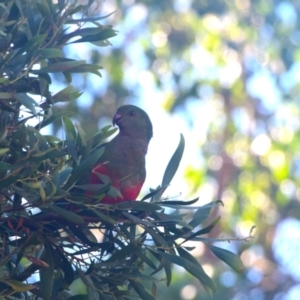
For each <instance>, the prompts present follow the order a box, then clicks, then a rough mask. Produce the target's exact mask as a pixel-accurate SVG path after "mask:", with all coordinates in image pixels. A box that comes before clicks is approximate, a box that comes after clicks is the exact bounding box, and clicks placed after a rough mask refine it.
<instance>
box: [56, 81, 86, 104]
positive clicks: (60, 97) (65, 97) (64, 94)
mask: <svg viewBox="0 0 300 300" xmlns="http://www.w3.org/2000/svg"><path fill="white" fill-rule="evenodd" d="M81 95H82V92H79V91H77V90H75V89H74V87H73V86H71V85H69V86H67V87H66V88H64V89H62V90H61V91H59V92H58V93H56V94H55V95H53V102H54V103H58V102H70V101H72V100H75V99H77V98H79V97H80V96H81Z"/></svg>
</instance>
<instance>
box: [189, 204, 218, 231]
mask: <svg viewBox="0 0 300 300" xmlns="http://www.w3.org/2000/svg"><path fill="white" fill-rule="evenodd" d="M215 205H216V202H211V203H207V204H205V205H203V206H202V207H200V208H198V209H197V211H196V212H195V214H194V215H193V219H192V220H191V221H190V222H189V225H191V226H192V227H193V228H195V227H197V226H198V225H200V224H202V223H203V222H204V221H205V220H206V219H207V218H208V217H209V214H210V212H211V209H212V208H213V207H214V206H215Z"/></svg>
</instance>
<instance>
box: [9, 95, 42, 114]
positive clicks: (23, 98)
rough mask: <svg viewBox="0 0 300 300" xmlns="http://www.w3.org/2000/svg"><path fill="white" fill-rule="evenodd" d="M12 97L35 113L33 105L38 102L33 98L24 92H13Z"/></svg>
mask: <svg viewBox="0 0 300 300" xmlns="http://www.w3.org/2000/svg"><path fill="white" fill-rule="evenodd" d="M14 98H15V99H16V100H17V101H18V102H20V103H21V104H22V105H24V106H25V107H26V108H28V109H29V110H30V111H31V112H32V113H33V114H34V115H36V109H35V106H38V104H37V103H36V101H35V100H34V99H32V98H31V97H30V96H28V95H27V94H25V93H19V94H15V95H14Z"/></svg>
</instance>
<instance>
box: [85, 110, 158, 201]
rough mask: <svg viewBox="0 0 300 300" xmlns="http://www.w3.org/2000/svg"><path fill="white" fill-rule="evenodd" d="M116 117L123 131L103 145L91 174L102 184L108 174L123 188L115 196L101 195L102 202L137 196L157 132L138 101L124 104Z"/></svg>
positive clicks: (114, 123)
mask: <svg viewBox="0 0 300 300" xmlns="http://www.w3.org/2000/svg"><path fill="white" fill-rule="evenodd" d="M112 121H113V122H112V123H113V125H114V126H115V125H117V126H118V128H119V132H118V134H117V135H116V136H115V137H114V138H113V139H112V140H110V141H109V142H107V143H105V144H104V145H103V146H104V153H103V154H102V156H101V157H100V159H99V160H98V161H97V163H96V165H95V166H94V167H93V169H92V171H91V174H90V177H89V184H101V183H103V180H101V176H103V175H104V176H107V177H108V178H109V180H110V183H111V185H112V186H113V187H114V188H115V189H117V190H118V191H119V193H118V195H116V196H115V197H113V196H110V195H105V196H104V197H103V199H101V203H104V204H110V205H112V204H117V203H120V202H123V201H128V200H136V199H137V197H138V195H139V193H140V190H141V188H142V186H143V184H144V181H145V178H146V168H145V157H146V154H147V151H148V144H149V142H150V140H151V138H152V136H153V128H152V123H151V120H150V118H149V116H148V114H147V113H146V112H145V111H144V110H142V109H141V108H139V107H137V106H135V105H122V106H120V107H119V108H118V109H117V111H116V113H115V114H114V116H113V120H112ZM86 194H87V195H92V194H93V193H92V192H90V191H89V192H86Z"/></svg>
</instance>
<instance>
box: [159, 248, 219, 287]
mask: <svg viewBox="0 0 300 300" xmlns="http://www.w3.org/2000/svg"><path fill="white" fill-rule="evenodd" d="M157 253H159V254H160V255H161V256H162V257H165V258H166V259H168V260H169V261H170V262H172V263H174V264H176V265H178V266H181V267H183V268H184V269H185V270H186V271H187V272H189V273H190V274H192V275H193V276H194V277H196V278H197V279H198V280H199V281H200V282H201V283H202V284H203V285H206V286H207V287H208V288H210V289H211V290H212V291H214V292H216V290H217V289H216V287H215V285H214V283H213V281H212V280H211V279H210V278H209V276H208V275H207V274H206V273H205V272H204V270H203V268H202V267H201V266H200V265H196V264H194V263H191V261H189V260H187V259H186V258H183V257H180V256H177V255H171V254H168V253H165V252H162V251H159V250H157Z"/></svg>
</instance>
